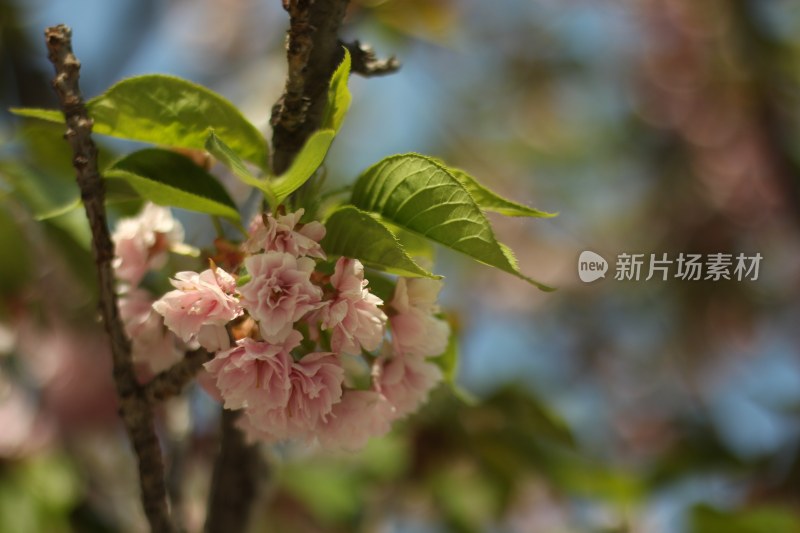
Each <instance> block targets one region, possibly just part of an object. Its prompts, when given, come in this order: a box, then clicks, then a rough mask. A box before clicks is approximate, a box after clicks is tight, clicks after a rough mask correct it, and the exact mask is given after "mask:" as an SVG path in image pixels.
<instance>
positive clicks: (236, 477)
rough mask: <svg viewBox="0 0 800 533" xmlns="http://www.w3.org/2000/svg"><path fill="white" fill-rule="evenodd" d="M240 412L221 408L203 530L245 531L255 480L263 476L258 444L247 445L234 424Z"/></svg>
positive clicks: (253, 495)
mask: <svg viewBox="0 0 800 533" xmlns="http://www.w3.org/2000/svg"><path fill="white" fill-rule="evenodd" d="M240 415H241V413H240V412H239V411H230V410H227V409H226V410H223V411H222V416H221V420H220V433H221V435H220V451H219V456H218V457H217V461H216V463H214V473H213V475H212V477H211V493H210V494H209V500H208V508H209V512H208V518H207V519H206V526H205V531H206V533H237V532H240V531H245V530H246V528H247V522H248V519H249V517H250V508H251V507H252V505H251V504H252V502H253V500H254V499H255V496H256V492H257V487H258V479H259V477H263V476H265V475H266V471H265V469H266V465H265V464H264V462H263V461H261V457H260V455H259V451H258V447H257V446H255V445H248V444H247V443H246V442H245V439H244V434H243V433H242V432H241V431H240V430H239V428H237V427H236V420H237V419H238V418H239V416H240Z"/></svg>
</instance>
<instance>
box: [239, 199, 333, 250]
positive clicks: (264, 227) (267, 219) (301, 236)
mask: <svg viewBox="0 0 800 533" xmlns="http://www.w3.org/2000/svg"><path fill="white" fill-rule="evenodd" d="M303 212H304V210H303V209H298V210H297V211H295V212H294V213H287V214H286V215H279V216H278V217H277V218H275V217H273V216H272V213H267V214H264V215H258V216H256V217H255V218H254V219H253V221H252V222H251V223H250V228H249V234H250V238H249V239H248V240H247V242H245V243H244V249H245V251H247V252H249V253H251V254H254V253H258V252H261V251H265V252H286V253H290V254H292V255H293V256H295V257H301V256H306V255H307V256H310V257H316V258H319V259H325V253H324V252H323V251H322V248H321V247H320V245H319V241H320V240H322V238H323V237H324V236H325V226H323V225H322V224H320V223H319V222H317V221H314V222H309V223H307V224H299V222H300V218H301V217H302V216H303Z"/></svg>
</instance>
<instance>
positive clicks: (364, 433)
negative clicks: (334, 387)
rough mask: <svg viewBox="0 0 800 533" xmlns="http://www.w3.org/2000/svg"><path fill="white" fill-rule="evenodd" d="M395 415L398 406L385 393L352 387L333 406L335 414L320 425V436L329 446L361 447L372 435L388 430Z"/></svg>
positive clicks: (332, 411)
mask: <svg viewBox="0 0 800 533" xmlns="http://www.w3.org/2000/svg"><path fill="white" fill-rule="evenodd" d="M393 418H394V408H393V407H392V405H391V404H390V403H389V402H388V401H387V400H386V398H385V397H384V396H383V395H382V394H380V393H378V392H375V391H368V390H348V391H346V392H345V393H344V394H343V395H342V401H341V402H339V403H337V404H336V405H334V406H333V409H332V410H331V415H330V416H329V417H328V418H327V419H326V420H325V421H324V422H322V423H321V424H319V425H318V426H317V439H318V440H319V443H320V445H321V446H322V447H323V448H326V449H331V450H335V449H342V450H347V451H357V450H359V449H361V448H363V447H364V446H365V445H366V444H367V442H368V441H369V439H370V438H372V437H381V436H383V435H385V434H386V433H388V432H389V430H390V429H391V423H392V419H393Z"/></svg>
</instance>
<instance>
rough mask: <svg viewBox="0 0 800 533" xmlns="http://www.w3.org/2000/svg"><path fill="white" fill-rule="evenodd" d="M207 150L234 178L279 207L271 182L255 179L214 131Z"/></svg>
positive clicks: (208, 140) (209, 138) (206, 145)
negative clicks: (256, 190)
mask: <svg viewBox="0 0 800 533" xmlns="http://www.w3.org/2000/svg"><path fill="white" fill-rule="evenodd" d="M205 148H206V150H208V152H209V153H210V154H211V155H213V156H214V157H216V158H217V159H219V160H220V161H221V162H222V163H223V164H224V165H225V166H227V167H228V168H229V169H231V171H232V172H233V174H234V176H236V177H237V178H239V179H240V180H242V182H243V183H245V184H247V185H250V186H251V187H255V188H257V189H259V190H260V191H261V192H263V193H264V196H265V197H266V199H267V202H269V204H270V205H271V206H273V207H275V206H277V205H278V201H277V199H276V198H275V194H274V193H273V191H272V188H271V187H270V185H269V182H268V181H266V180H263V179H259V178H257V177H255V176H254V175H253V174H252V173H251V172H250V171H249V170H248V169H247V166H245V164H244V161H242V160H241V158H239V156H238V155H236V153H235V152H234V151H233V150H232V149H231V147H230V146H228V145H227V144H225V143H224V142H223V141H222V139H220V138H219V137H217V134H216V133H214V132H213V131H212V132H211V133H209V135H208V138H207V139H206V144H205Z"/></svg>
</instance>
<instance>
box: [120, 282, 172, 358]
mask: <svg viewBox="0 0 800 533" xmlns="http://www.w3.org/2000/svg"><path fill="white" fill-rule="evenodd" d="M153 302H154V298H153V297H152V296H151V295H150V293H149V292H147V291H145V290H143V289H133V290H130V291H129V292H127V293H126V294H123V295H120V297H119V314H120V318H121V319H122V323H123V325H124V326H125V333H127V334H128V337H129V338H130V339H131V352H132V353H131V355H132V357H133V362H134V363H142V364H146V365H147V366H148V367H149V368H150V370H151V371H152V372H154V373H158V372H161V371H162V370H165V369H167V368H169V367H170V366H172V365H174V364H175V363H177V362H178V361H180V360H181V358H182V357H183V351H182V350H181V349H180V346H179V341H178V339H177V338H176V337H175V334H174V333H172V332H171V331H169V330H168V329H167V328H166V327H164V318H163V317H162V316H161V315H159V314H158V313H156V312H155V311H154V310H153Z"/></svg>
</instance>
